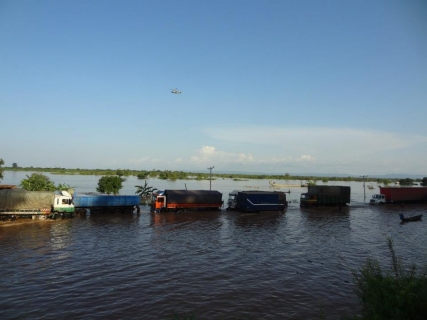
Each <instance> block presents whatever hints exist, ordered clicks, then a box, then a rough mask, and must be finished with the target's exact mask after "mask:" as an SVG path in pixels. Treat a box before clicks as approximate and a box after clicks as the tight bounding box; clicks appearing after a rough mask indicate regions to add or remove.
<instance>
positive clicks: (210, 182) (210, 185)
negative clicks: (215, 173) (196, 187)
mask: <svg viewBox="0 0 427 320" xmlns="http://www.w3.org/2000/svg"><path fill="white" fill-rule="evenodd" d="M213 168H215V166H212V167H209V168H208V170H209V190H212V169H213Z"/></svg>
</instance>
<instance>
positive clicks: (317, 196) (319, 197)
mask: <svg viewBox="0 0 427 320" xmlns="http://www.w3.org/2000/svg"><path fill="white" fill-rule="evenodd" d="M350 193H351V189H350V187H347V186H309V187H308V191H307V193H303V194H301V199H300V206H301V207H320V206H345V205H347V203H350Z"/></svg>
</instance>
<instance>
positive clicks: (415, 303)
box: [353, 238, 427, 320]
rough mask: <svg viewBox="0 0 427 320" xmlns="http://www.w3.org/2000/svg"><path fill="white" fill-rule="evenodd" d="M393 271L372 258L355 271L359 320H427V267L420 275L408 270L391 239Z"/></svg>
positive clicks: (418, 272) (389, 244) (415, 271)
mask: <svg viewBox="0 0 427 320" xmlns="http://www.w3.org/2000/svg"><path fill="white" fill-rule="evenodd" d="M387 245H388V248H389V250H390V255H391V269H390V270H387V271H384V270H383V269H382V268H381V267H380V264H379V262H378V261H377V260H376V259H371V258H369V259H368V260H367V262H366V264H365V265H364V266H363V267H362V268H361V269H360V270H358V271H353V278H354V282H355V284H356V294H357V296H358V298H359V301H360V303H361V307H362V310H361V316H360V317H355V319H377V320H389V319H402V320H403V319H408V320H409V319H413V320H417V319H420V320H421V319H427V266H424V267H423V270H421V271H418V269H417V266H416V265H414V264H413V265H411V266H409V267H407V268H405V266H404V265H403V264H402V261H401V259H399V258H398V257H397V256H396V253H395V252H394V248H393V241H392V239H391V238H388V239H387Z"/></svg>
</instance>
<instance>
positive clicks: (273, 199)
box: [227, 190, 288, 212]
mask: <svg viewBox="0 0 427 320" xmlns="http://www.w3.org/2000/svg"><path fill="white" fill-rule="evenodd" d="M227 204H228V207H227V210H235V211H240V212H259V211H283V210H285V208H286V207H287V206H288V202H287V201H286V194H285V193H284V192H282V191H238V190H234V191H233V192H230V193H229V195H228V202H227Z"/></svg>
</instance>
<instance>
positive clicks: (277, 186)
mask: <svg viewBox="0 0 427 320" xmlns="http://www.w3.org/2000/svg"><path fill="white" fill-rule="evenodd" d="M268 183H269V184H270V186H271V187H273V188H292V187H295V188H298V187H301V186H302V185H300V184H279V183H276V182H274V181H271V180H270V181H269V182H268Z"/></svg>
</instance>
